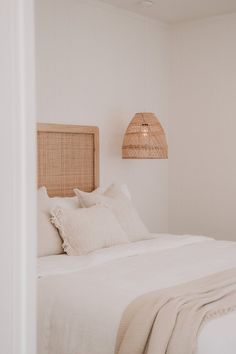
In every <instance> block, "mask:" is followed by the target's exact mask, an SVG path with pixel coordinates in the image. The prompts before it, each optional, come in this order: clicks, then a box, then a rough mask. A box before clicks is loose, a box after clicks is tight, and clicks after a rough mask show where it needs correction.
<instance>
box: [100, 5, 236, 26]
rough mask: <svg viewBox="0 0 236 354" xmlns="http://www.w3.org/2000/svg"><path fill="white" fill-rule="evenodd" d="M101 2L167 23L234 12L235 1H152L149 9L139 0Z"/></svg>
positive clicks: (235, 7)
mask: <svg viewBox="0 0 236 354" xmlns="http://www.w3.org/2000/svg"><path fill="white" fill-rule="evenodd" d="M102 1H103V2H106V3H108V4H111V5H114V6H117V7H120V8H124V9H127V10H129V11H132V12H135V13H138V14H141V15H145V16H148V17H152V18H155V19H158V20H160V21H164V22H168V23H176V22H181V21H189V20H195V19H200V18H205V17H210V16H217V15H222V14H229V13H232V12H236V0H153V1H152V2H153V5H152V6H150V7H145V6H144V5H142V2H145V1H141V0H102ZM146 2H149V1H146Z"/></svg>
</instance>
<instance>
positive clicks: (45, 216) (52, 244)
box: [37, 187, 79, 257]
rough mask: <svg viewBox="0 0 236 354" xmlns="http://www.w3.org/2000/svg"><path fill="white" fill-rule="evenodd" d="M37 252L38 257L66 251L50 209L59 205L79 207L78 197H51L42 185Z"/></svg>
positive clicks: (38, 194) (39, 195)
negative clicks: (53, 222)
mask: <svg viewBox="0 0 236 354" xmlns="http://www.w3.org/2000/svg"><path fill="white" fill-rule="evenodd" d="M37 202H38V210H37V213H38V215H37V246H38V247H37V254H38V257H42V256H50V255H56V254H61V253H64V251H63V248H62V240H61V237H60V235H59V233H58V230H57V229H56V228H55V227H54V226H53V225H52V224H51V222H50V216H51V214H50V211H51V210H52V209H55V208H56V207H57V206H60V207H63V208H69V209H75V208H78V206H79V203H78V198H77V197H76V196H74V197H63V198H62V197H53V198H50V197H49V196H48V193H47V189H46V187H41V188H39V189H38V192H37Z"/></svg>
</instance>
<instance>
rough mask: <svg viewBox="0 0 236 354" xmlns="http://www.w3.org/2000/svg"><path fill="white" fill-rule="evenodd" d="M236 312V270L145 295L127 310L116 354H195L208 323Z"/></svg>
mask: <svg viewBox="0 0 236 354" xmlns="http://www.w3.org/2000/svg"><path fill="white" fill-rule="evenodd" d="M235 309H236V268H234V269H230V270H226V271H223V272H220V273H216V274H213V275H210V276H208V277H205V278H201V279H197V280H194V281H192V282H190V283H186V284H181V285H178V286H175V287H171V288H167V289H162V290H158V291H154V292H151V293H148V294H145V295H143V296H141V297H139V298H137V299H136V300H134V301H133V302H132V303H131V304H130V305H129V306H128V307H127V309H126V310H125V312H124V314H123V317H122V319H121V323H120V328H119V331H118V336H117V343H116V354H192V353H194V352H195V350H196V346H197V336H198V333H199V330H200V329H201V327H202V326H203V325H204V323H206V321H208V320H210V319H212V318H215V317H218V316H221V315H224V314H226V313H228V312H230V311H233V310H235Z"/></svg>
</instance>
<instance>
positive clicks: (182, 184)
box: [169, 14, 236, 240]
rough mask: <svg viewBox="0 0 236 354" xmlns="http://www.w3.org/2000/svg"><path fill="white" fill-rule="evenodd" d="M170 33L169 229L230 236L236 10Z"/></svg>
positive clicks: (235, 160)
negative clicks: (171, 34) (227, 14)
mask: <svg viewBox="0 0 236 354" xmlns="http://www.w3.org/2000/svg"><path fill="white" fill-rule="evenodd" d="M172 33H173V37H172V44H173V53H172V72H171V86H172V92H171V96H170V118H169V145H170V158H169V229H170V231H171V232H177V233H195V234H205V235H210V236H215V237H217V238H226V239H234V240H236V218H235V212H236V207H235V206H236V138H235V132H236V14H234V15H229V16H222V17H218V18H212V19H207V20H202V21H196V22H191V23H186V24H180V25H178V26H175V27H174V28H173V32H172Z"/></svg>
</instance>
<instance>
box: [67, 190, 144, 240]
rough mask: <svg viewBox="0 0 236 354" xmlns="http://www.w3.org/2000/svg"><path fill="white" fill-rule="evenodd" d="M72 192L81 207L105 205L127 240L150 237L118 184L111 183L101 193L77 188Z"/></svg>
mask: <svg viewBox="0 0 236 354" xmlns="http://www.w3.org/2000/svg"><path fill="white" fill-rule="evenodd" d="M74 192H75V194H76V195H77V196H78V198H79V202H80V204H81V205H82V206H83V207H86V208H89V207H91V206H93V205H97V204H103V205H105V206H107V207H108V208H109V209H110V210H111V211H112V212H113V213H114V215H115V216H116V218H117V220H118V221H119V223H120V225H121V227H122V228H123V230H124V231H125V233H126V234H127V236H128V239H129V241H131V242H133V241H140V240H144V239H148V238H151V237H150V233H149V232H148V229H147V227H146V226H145V225H144V223H143V221H142V220H141V219H140V217H139V215H138V213H137V211H136V210H135V208H134V206H133V204H132V202H131V200H130V199H129V198H128V197H127V196H126V195H124V193H123V192H122V190H121V188H119V186H117V185H115V184H113V185H111V186H110V187H109V188H108V189H107V190H106V191H105V192H104V193H103V194H101V193H96V192H93V193H87V192H83V191H80V190H79V189H74Z"/></svg>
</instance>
